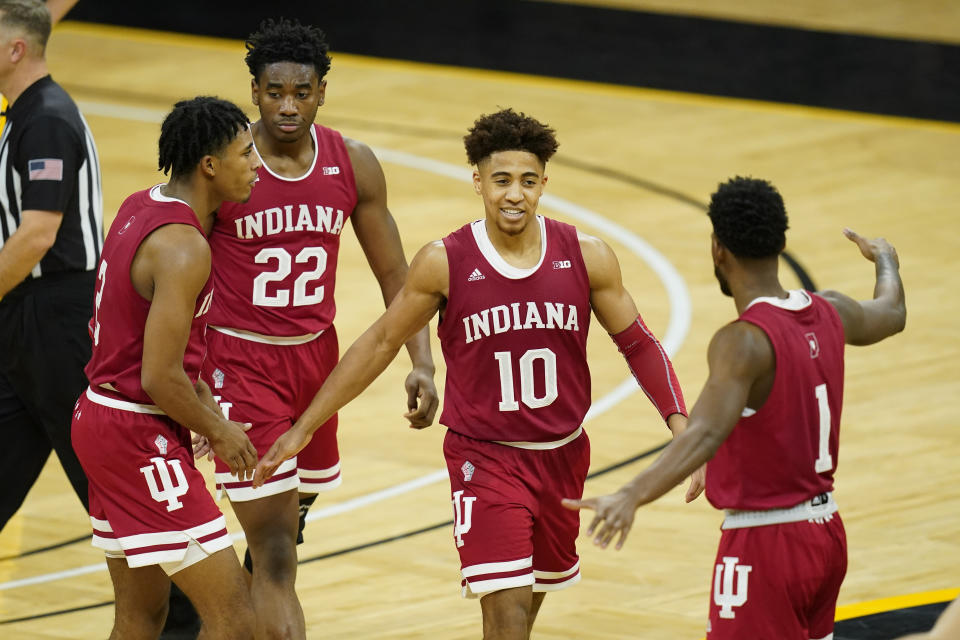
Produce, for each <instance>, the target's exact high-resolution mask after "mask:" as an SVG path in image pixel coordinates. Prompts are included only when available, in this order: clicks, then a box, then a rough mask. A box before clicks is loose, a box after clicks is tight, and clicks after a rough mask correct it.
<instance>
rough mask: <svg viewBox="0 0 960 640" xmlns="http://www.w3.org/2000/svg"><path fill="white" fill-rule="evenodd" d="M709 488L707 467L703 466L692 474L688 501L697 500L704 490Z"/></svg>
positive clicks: (688, 489)
mask: <svg viewBox="0 0 960 640" xmlns="http://www.w3.org/2000/svg"><path fill="white" fill-rule="evenodd" d="M706 486H707V465H705V464H704V465H701V466H700V468H699V469H697V470H696V471H694V472H693V473H691V474H690V486H688V487H687V495H686V501H687V502H693V501H694V500H696V499H697V496H699V495H700V494H701V493H703V490H704V488H705V487H706Z"/></svg>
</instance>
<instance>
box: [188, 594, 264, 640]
mask: <svg viewBox="0 0 960 640" xmlns="http://www.w3.org/2000/svg"><path fill="white" fill-rule="evenodd" d="M211 617H212V618H213V619H211V620H207V619H206V618H204V619H203V634H201V636H200V637H202V638H210V640H253V637H254V632H255V630H256V628H257V621H256V617H255V616H254V613H253V605H252V603H251V601H250V599H249V597H248V598H247V599H245V600H243V599H241V601H240V602H233V603H231V604H230V605H229V606H227V607H224V608H222V609H220V610H219V611H217V612H216V614H215V615H214V616H211Z"/></svg>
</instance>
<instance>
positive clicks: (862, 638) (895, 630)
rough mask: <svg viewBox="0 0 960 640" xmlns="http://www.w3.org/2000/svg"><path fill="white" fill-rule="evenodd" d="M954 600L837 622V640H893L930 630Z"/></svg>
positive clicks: (834, 636) (835, 637)
mask: <svg viewBox="0 0 960 640" xmlns="http://www.w3.org/2000/svg"><path fill="white" fill-rule="evenodd" d="M948 604H950V601H949V600H948V601H946V602H936V603H934V604H924V605H920V606H917V607H906V608H904V609H894V610H893V611H884V612H882V613H874V614H871V615H869V616H860V617H859V618H850V619H849V620H841V621H839V622H837V624H836V625H835V626H834V629H833V639H834V640H893V639H894V638H899V637H900V636H902V635H904V634H907V633H917V632H920V631H929V630H930V629H931V628H932V627H933V625H934V624H935V623H936V621H937V617H938V616H939V615H940V614H941V613H942V612H943V610H944V609H946V608H947V605H948Z"/></svg>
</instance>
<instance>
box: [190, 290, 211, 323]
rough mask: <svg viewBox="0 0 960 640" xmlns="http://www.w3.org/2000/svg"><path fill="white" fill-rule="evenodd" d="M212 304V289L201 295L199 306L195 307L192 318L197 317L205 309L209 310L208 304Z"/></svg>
mask: <svg viewBox="0 0 960 640" xmlns="http://www.w3.org/2000/svg"><path fill="white" fill-rule="evenodd" d="M212 304H213V291H211V292H210V293H208V294H207V295H205V296H204V297H203V301H202V302H201V303H200V306H198V307H197V315H195V316H193V317H194V318H199V317H200V316H202V315H203V314H205V313H206V312H207V311H210V306H211V305H212Z"/></svg>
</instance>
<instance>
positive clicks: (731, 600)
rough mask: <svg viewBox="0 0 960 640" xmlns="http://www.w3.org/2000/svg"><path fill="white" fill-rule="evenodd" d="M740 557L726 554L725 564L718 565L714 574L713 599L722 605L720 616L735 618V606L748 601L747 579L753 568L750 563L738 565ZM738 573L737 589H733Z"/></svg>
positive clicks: (718, 604) (719, 605)
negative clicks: (734, 575)
mask: <svg viewBox="0 0 960 640" xmlns="http://www.w3.org/2000/svg"><path fill="white" fill-rule="evenodd" d="M739 560H740V558H731V557H729V556H724V558H723V564H718V565H717V570H716V573H714V576H713V601H714V602H715V603H716V604H717V606H718V607H720V617H721V618H727V619H733V618H734V617H735V616H736V613H735V612H734V611H733V607H740V606H743V604H744V603H745V602H746V601H747V579H748V577H749V575H750V571H751V570H752V569H753V567H751V566H750V565H745V564H741V565H737V562H738V561H739ZM734 573H736V574H737V589H736V591H734V589H733V574H734Z"/></svg>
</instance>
